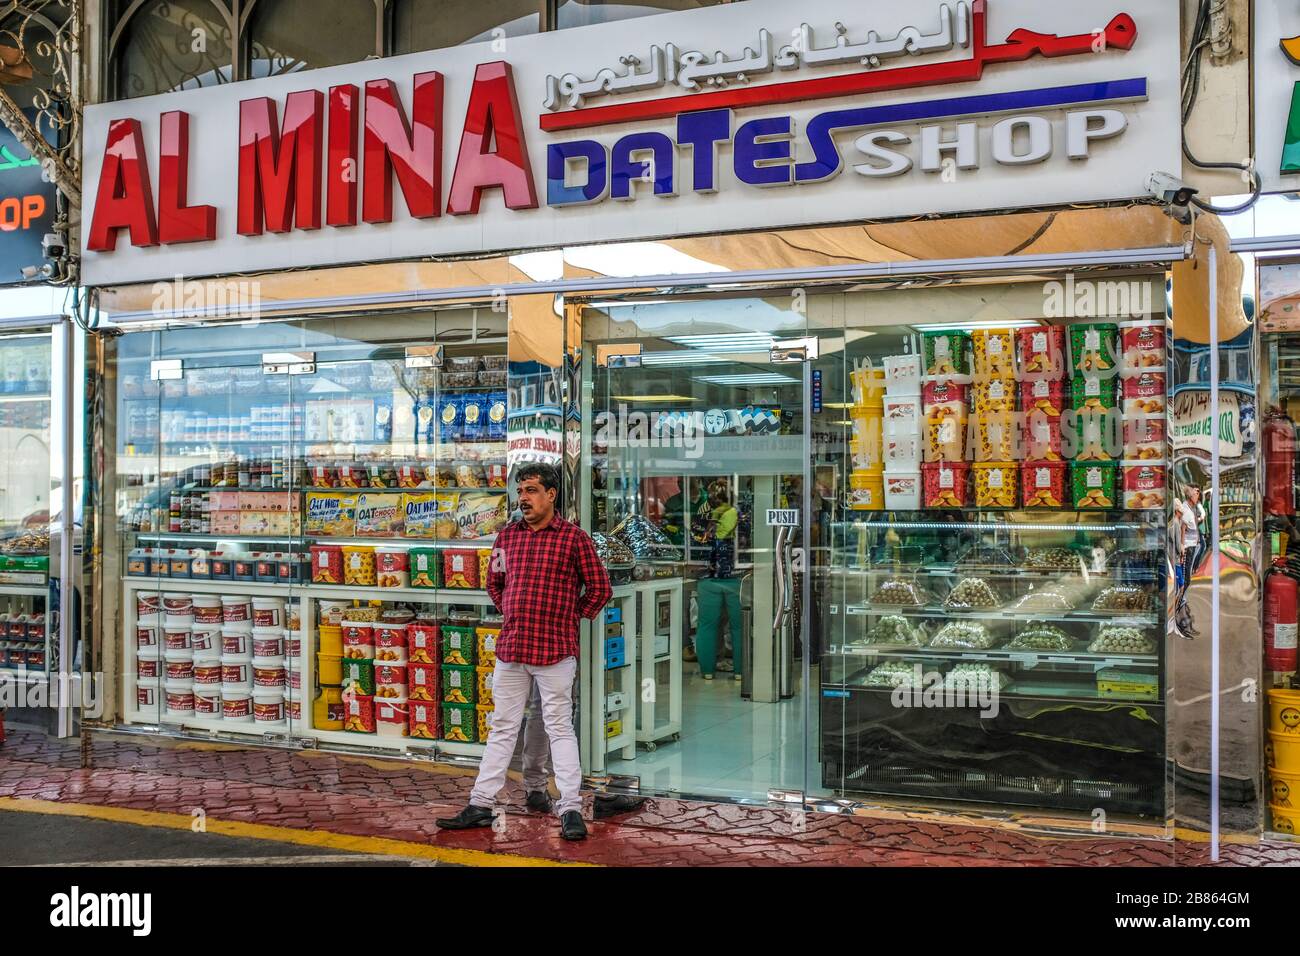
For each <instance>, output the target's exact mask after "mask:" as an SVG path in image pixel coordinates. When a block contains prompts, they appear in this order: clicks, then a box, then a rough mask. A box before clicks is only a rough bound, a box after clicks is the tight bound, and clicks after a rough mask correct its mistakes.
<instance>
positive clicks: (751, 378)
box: [695, 372, 799, 385]
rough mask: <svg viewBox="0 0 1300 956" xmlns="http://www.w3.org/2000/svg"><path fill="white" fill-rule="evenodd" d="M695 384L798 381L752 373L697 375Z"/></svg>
mask: <svg viewBox="0 0 1300 956" xmlns="http://www.w3.org/2000/svg"><path fill="white" fill-rule="evenodd" d="M695 381H697V382H707V383H708V384H710V385H798V384H799V379H797V378H791V377H790V376H789V375H778V374H777V373H775V372H753V373H749V374H737V375H697V376H695Z"/></svg>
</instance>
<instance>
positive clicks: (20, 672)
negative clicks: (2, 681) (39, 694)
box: [0, 664, 50, 684]
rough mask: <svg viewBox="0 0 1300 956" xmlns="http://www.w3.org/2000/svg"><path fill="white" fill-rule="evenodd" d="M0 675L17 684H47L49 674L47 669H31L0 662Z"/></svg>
mask: <svg viewBox="0 0 1300 956" xmlns="http://www.w3.org/2000/svg"><path fill="white" fill-rule="evenodd" d="M0 675H3V676H4V677H5V678H6V679H7V680H11V681H13V682H15V683H19V684H48V683H49V681H50V675H49V673H48V672H47V671H32V670H27V669H26V668H21V667H10V666H8V665H7V664H0Z"/></svg>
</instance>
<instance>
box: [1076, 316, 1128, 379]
mask: <svg viewBox="0 0 1300 956" xmlns="http://www.w3.org/2000/svg"><path fill="white" fill-rule="evenodd" d="M1118 362H1119V326H1118V325H1116V324H1115V323H1114V322H1083V323H1080V324H1079V325H1072V326H1070V377H1071V378H1077V377H1078V376H1080V375H1089V374H1092V373H1096V372H1107V371H1110V370H1111V369H1113V368H1114V367H1115V366H1116V364H1117V363H1118Z"/></svg>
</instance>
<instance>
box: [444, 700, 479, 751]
mask: <svg viewBox="0 0 1300 956" xmlns="http://www.w3.org/2000/svg"><path fill="white" fill-rule="evenodd" d="M442 739H443V740H449V741H456V742H458V743H469V744H472V743H477V742H478V713H477V712H476V711H475V710H474V705H473V704H444V705H443V707H442Z"/></svg>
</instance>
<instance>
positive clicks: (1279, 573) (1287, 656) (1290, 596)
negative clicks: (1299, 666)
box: [1264, 555, 1300, 673]
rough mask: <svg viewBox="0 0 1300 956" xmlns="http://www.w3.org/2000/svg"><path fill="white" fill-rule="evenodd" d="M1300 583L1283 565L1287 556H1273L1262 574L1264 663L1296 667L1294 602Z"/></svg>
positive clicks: (1279, 667)
mask: <svg viewBox="0 0 1300 956" xmlns="http://www.w3.org/2000/svg"><path fill="white" fill-rule="evenodd" d="M1298 593H1300V583H1298V582H1297V581H1296V579H1295V578H1294V577H1292V575H1291V573H1290V572H1289V571H1288V570H1287V567H1286V558H1284V557H1282V556H1280V555H1279V556H1278V557H1277V558H1274V559H1273V566H1272V567H1271V568H1269V569H1268V573H1267V574H1266V575H1265V576H1264V666H1265V667H1266V668H1267V669H1268V670H1271V671H1278V672H1281V673H1287V672H1291V671H1294V670H1295V669H1296V604H1297V594H1298Z"/></svg>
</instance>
